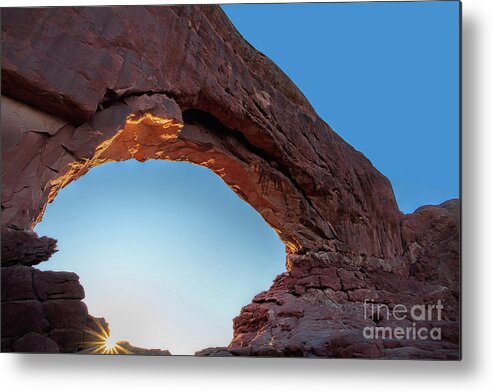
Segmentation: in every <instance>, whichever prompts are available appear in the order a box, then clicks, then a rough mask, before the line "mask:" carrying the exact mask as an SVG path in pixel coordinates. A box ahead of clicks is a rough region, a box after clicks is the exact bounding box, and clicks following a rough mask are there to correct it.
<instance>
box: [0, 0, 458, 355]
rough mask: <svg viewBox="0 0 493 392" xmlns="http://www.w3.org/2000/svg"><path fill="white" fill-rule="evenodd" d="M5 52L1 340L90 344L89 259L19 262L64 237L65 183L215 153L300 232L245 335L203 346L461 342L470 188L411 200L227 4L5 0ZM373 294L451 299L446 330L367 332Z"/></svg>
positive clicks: (241, 319)
mask: <svg viewBox="0 0 493 392" xmlns="http://www.w3.org/2000/svg"><path fill="white" fill-rule="evenodd" d="M80 21H83V23H81V22H80ZM136 21H139V22H138V23H136ZM1 54H2V56H1V57H2V235H3V233H4V232H5V233H6V241H3V239H2V267H4V266H5V268H2V280H5V285H6V291H5V298H4V292H3V286H2V316H3V317H2V320H3V321H2V350H6V351H30V350H32V351H61V352H73V351H80V350H81V347H82V346H83V345H84V344H83V343H84V330H85V327H86V324H87V323H88V322H89V321H88V320H91V317H90V316H88V314H87V309H86V308H85V305H84V303H83V302H82V301H81V299H82V297H81V295H82V294H81V291H80V289H78V288H77V287H79V286H77V285H78V283H77V284H75V283H74V281H75V277H74V276H73V275H70V274H69V273H67V274H69V275H66V276H65V275H50V274H55V273H49V272H47V274H48V275H43V274H41V275H40V274H39V273H35V272H34V271H35V270H34V269H32V268H29V267H23V266H21V265H25V266H30V265H33V264H36V263H39V262H41V261H44V260H46V259H47V258H48V257H49V256H50V254H52V253H53V251H54V250H55V242H54V240H51V239H48V238H47V237H42V238H38V237H37V236H36V235H35V234H34V233H33V232H32V229H33V228H34V226H35V224H36V223H37V222H38V221H39V220H40V219H41V218H42V214H43V212H44V209H45V207H46V204H47V203H49V202H50V201H52V200H53V199H54V198H55V197H56V194H57V192H58V191H59V190H60V189H61V188H62V187H64V186H66V185H67V184H69V183H70V182H71V181H74V180H76V179H77V178H79V177H80V176H82V175H84V174H85V173H86V172H87V171H88V170H90V168H91V167H94V166H96V165H100V164H103V163H105V162H110V161H120V160H125V159H131V158H134V159H137V160H140V161H143V160H146V159H167V160H175V161H187V162H192V163H196V164H199V165H202V166H205V167H208V168H210V169H211V170H212V171H214V172H215V173H216V174H218V175H219V176H221V178H222V179H223V180H224V181H225V183H226V184H228V185H229V186H230V187H231V188H232V189H233V190H234V191H235V192H236V193H237V194H238V195H239V196H240V197H241V198H242V199H244V200H245V201H246V202H247V203H249V204H250V205H252V206H253V207H254V208H255V209H256V210H257V211H258V212H259V213H260V214H261V215H262V217H263V218H264V219H265V220H266V221H267V222H268V223H269V224H270V225H271V226H272V227H273V228H274V229H275V230H276V231H277V232H278V234H279V237H280V238H281V240H282V241H283V242H284V243H285V244H286V251H287V272H286V273H285V274H283V275H280V276H278V277H277V278H276V279H275V281H274V284H273V286H272V287H271V288H270V289H269V290H268V291H267V292H264V293H260V294H259V295H257V296H256V297H255V298H254V299H253V302H252V303H251V304H250V305H247V306H246V307H245V308H243V309H242V311H241V313H240V315H239V316H238V317H237V318H236V319H235V321H234V338H233V341H232V342H231V345H230V346H229V347H227V348H216V349H210V350H207V349H206V350H204V351H202V352H201V353H200V355H264V356H270V355H274V356H280V355H281V356H284V355H297V356H298V355H299V356H331V357H332V356H333V357H368V358H379V357H387V358H393V357H397V358H418V357H426V358H440V359H444V358H458V357H459V344H458V343H459V324H458V313H459V308H458V299H459V281H458V279H459V207H458V201H451V202H448V203H446V204H443V205H441V206H436V207H423V208H422V209H419V210H418V211H416V212H415V213H414V214H411V215H406V216H404V215H403V214H401V213H400V211H399V210H398V207H397V204H396V201H395V197H394V194H393V190H392V187H391V185H390V183H389V181H388V180H387V178H385V177H384V176H383V175H382V174H381V173H379V172H378V171H377V170H376V169H375V168H374V167H373V165H372V164H371V162H369V161H368V159H366V158H365V157H364V156H363V155H362V154H361V153H359V152H358V151H356V150H354V149H353V148H352V147H351V146H350V145H349V144H347V143H346V142H345V141H344V140H342V139H341V138H340V137H339V136H338V135H337V134H335V133H334V132H333V131H332V129H331V128H330V127H329V126H328V125H327V124H326V123H325V122H324V121H323V120H322V119H320V118H319V117H318V116H317V114H316V113H315V111H314V109H313V108H312V107H311V105H310V104H309V102H308V101H307V99H306V98H305V97H304V96H303V94H302V93H301V92H300V91H299V90H298V89H297V88H296V86H294V84H293V83H292V82H291V81H290V80H289V79H288V78H287V77H286V75H285V74H284V73H283V72H282V71H281V70H280V69H279V68H278V67H277V66H276V65H275V64H274V63H272V61H270V60H269V59H268V58H266V57H265V56H264V55H262V54H261V53H259V52H257V51H256V50H255V49H254V48H253V47H251V46H250V45H249V44H248V43H247V42H246V41H245V40H244V39H243V38H242V37H241V36H240V34H239V33H238V32H237V31H236V30H235V29H234V27H233V25H232V24H231V23H230V21H229V20H228V19H227V17H226V16H225V15H224V13H223V12H222V11H221V9H220V8H219V7H218V6H177V7H163V6H161V7H159V6H157V7H112V8H110V7H98V8H91V7H83V8H77V7H71V8H68V7H67V8H65V7H63V8H37V9H30V8H22V9H20V8H9V9H4V10H2V53H1ZM369 131H371V130H369ZM4 257H5V259H4ZM56 274H60V273H56ZM61 274H64V273H61ZM61 277H62V278H61ZM55 288H56V289H55ZM52 289H53V290H52ZM368 299H373V300H375V301H377V300H378V301H381V302H384V303H385V304H388V305H389V306H393V305H396V304H403V303H404V304H412V303H416V302H417V303H422V302H423V303H434V302H436V300H437V299H441V300H443V301H444V304H445V305H444V306H445V309H444V314H446V317H447V318H446V320H441V321H440V325H441V326H443V330H444V331H446V332H444V334H443V335H444V337H443V339H442V340H441V341H439V342H435V341H434V342H431V343H430V342H422V341H418V340H399V341H395V340H392V341H390V342H381V341H372V340H367V339H364V338H363V335H362V329H363V328H365V327H366V326H368V325H370V324H371V323H379V322H381V321H380V320H375V319H365V317H364V315H363V314H362V307H363V305H362V304H363V303H364V301H365V300H368Z"/></svg>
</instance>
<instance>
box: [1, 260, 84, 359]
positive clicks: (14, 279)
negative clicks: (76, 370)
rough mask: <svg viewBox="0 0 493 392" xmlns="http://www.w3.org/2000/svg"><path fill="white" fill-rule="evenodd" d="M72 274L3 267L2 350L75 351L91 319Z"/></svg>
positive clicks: (22, 267) (76, 279) (29, 268)
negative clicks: (88, 320)
mask: <svg viewBox="0 0 493 392" xmlns="http://www.w3.org/2000/svg"><path fill="white" fill-rule="evenodd" d="M83 298H84V289H83V288H82V286H81V285H80V284H79V277H78V276H77V275H76V274H74V273H72V272H53V271H39V270H37V269H35V268H32V267H25V266H13V267H4V268H2V351H18V352H19V351H20V352H73V351H76V350H77V349H78V348H79V347H80V346H81V343H82V338H83V336H84V329H85V327H86V322H87V319H88V317H89V316H88V314H87V307H86V305H85V304H84V303H83V302H82V301H81V299H83Z"/></svg>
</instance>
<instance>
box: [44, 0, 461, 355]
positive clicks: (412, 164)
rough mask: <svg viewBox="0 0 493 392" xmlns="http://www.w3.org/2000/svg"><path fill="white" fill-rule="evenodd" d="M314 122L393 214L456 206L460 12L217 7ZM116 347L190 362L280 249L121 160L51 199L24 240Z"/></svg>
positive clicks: (263, 283)
mask: <svg viewBox="0 0 493 392" xmlns="http://www.w3.org/2000/svg"><path fill="white" fill-rule="evenodd" d="M223 9H224V10H225V11H226V13H227V15H228V16H229V17H230V18H231V20H232V21H233V23H234V24H235V26H236V27H237V28H238V30H239V31H240V33H241V34H242V35H243V36H244V37H245V38H246V39H247V40H248V41H249V42H250V43H251V44H252V45H253V46H254V47H256V48H257V49H258V50H260V51H261V52H263V53H264V54H266V55H267V56H269V57H270V58H271V59H272V60H273V61H274V62H275V63H276V64H278V65H279V66H280V67H281V69H283V70H284V72H286V74H287V75H288V76H289V77H290V78H291V79H292V80H293V81H294V82H295V83H296V84H297V86H298V87H299V88H300V89H301V90H302V91H303V93H304V94H305V95H306V96H307V98H308V99H309V100H310V102H311V103H312V105H313V106H314V108H315V110H316V111H317V112H318V114H319V115H320V116H321V117H322V118H323V119H324V120H326V121H327V122H328V123H329V124H330V125H331V126H332V127H333V129H334V130H335V131H336V132H337V133H339V134H340V135H341V136H342V137H343V138H345V139H346V140H347V141H348V142H349V143H350V144H352V145H353V146H354V147H355V148H357V149H358V150H360V151H362V152H363V153H364V154H365V155H366V156H368V157H369V158H370V160H371V161H372V162H373V164H374V165H375V166H376V167H377V168H378V169H379V170H380V171H381V172H382V173H384V174H385V175H386V176H387V177H389V179H390V180H391V182H392V184H393V187H394V190H395V192H396V196H397V201H398V204H399V206H400V208H401V210H402V211H404V212H412V211H413V210H414V209H416V208H417V207H419V206H420V205H423V204H436V203H440V202H442V201H444V200H447V199H449V198H452V197H457V196H458V176H459V175H458V132H459V130H458V3H456V2H432V3H425V2H420V3H366V4H365V3H346V4H343V3H335V4H317V5H315V4H305V5H300V4H288V5H286V4H283V5H228V6H223ZM36 231H37V232H38V233H39V234H41V235H49V236H51V237H53V238H57V239H58V241H59V242H58V247H59V249H60V251H59V252H58V253H57V254H55V255H54V256H53V257H52V259H51V260H50V261H48V262H46V263H43V264H41V265H40V268H41V269H53V270H66V271H75V272H77V273H78V274H79V276H80V278H81V283H82V284H83V286H84V288H85V290H86V303H87V304H88V307H89V310H90V312H91V314H93V315H95V316H105V317H106V319H107V320H108V321H109V322H110V324H111V327H112V334H113V335H115V337H117V338H120V339H125V340H130V341H131V342H132V343H133V344H136V345H140V346H143V347H161V348H166V349H170V350H171V352H172V353H174V354H190V353H193V352H194V351H195V350H199V349H201V348H204V347H208V346H216V345H227V344H228V342H229V340H230V339H231V335H232V318H233V317H234V316H236V315H238V313H239V310H240V308H241V307H242V306H244V305H246V304H247V303H249V302H250V301H251V298H252V297H253V296H254V295H255V294H257V293H258V292H260V291H262V290H265V289H267V288H268V287H269V286H270V284H271V281H272V279H273V278H274V277H275V276H276V275H277V274H279V273H281V272H282V271H283V270H284V246H283V244H282V243H281V242H280V240H279V239H278V238H277V236H276V234H275V233H274V231H273V230H272V229H271V228H270V227H268V226H267V224H266V223H265V222H264V221H263V220H262V218H261V217H260V215H259V214H258V213H256V211H254V210H253V209H252V208H251V207H250V206H249V205H247V204H246V203H244V202H243V201H242V200H240V199H239V198H238V197H237V196H236V194H234V193H233V192H232V191H231V190H230V189H229V188H228V187H227V186H226V185H225V184H224V183H223V182H222V181H221V180H220V179H219V178H218V177H217V176H215V175H214V174H213V173H212V172H210V171H209V170H207V169H205V168H201V167H197V166H193V165H190V164H186V163H171V162H164V161H150V162H146V163H138V162H136V161H127V162H121V163H110V164H105V165H103V166H99V167H96V168H94V169H92V170H91V171H90V172H89V173H88V174H86V175H85V176H84V177H82V178H81V179H79V180H78V181H76V182H74V183H72V184H70V185H69V186H68V187H67V188H65V189H63V190H62V191H61V192H60V194H59V195H58V197H57V198H56V199H55V201H54V202H53V203H52V204H51V205H49V206H48V208H47V210H46V214H45V217H44V218H43V220H42V222H41V223H39V224H38V226H37V227H36Z"/></svg>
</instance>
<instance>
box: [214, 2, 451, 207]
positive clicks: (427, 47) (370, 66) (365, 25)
mask: <svg viewBox="0 0 493 392" xmlns="http://www.w3.org/2000/svg"><path fill="white" fill-rule="evenodd" d="M223 9H224V10H225V11H226V13H227V15H228V17H229V18H230V19H231V20H232V22H233V24H234V25H235V26H236V28H237V29H238V31H239V32H240V33H241V34H242V35H243V37H244V38H246V39H247V40H248V41H249V42H250V43H251V44H252V45H253V46H254V47H255V48H256V49H257V50H259V51H261V52H262V53H264V54H265V55H267V56H268V57H269V58H270V59H272V60H273V61H274V62H275V63H276V64H277V65H278V66H279V67H280V68H281V69H282V70H283V71H284V72H285V73H286V74H287V75H288V76H289V77H290V78H291V79H292V80H293V81H294V82H295V84H296V85H297V86H298V87H299V88H300V90H301V91H302V92H303V93H304V94H305V96H306V97H307V98H308V100H309V101H310V102H311V104H312V105H313V107H314V108H315V110H316V111H317V113H318V114H319V115H320V116H321V117H322V118H323V119H324V120H325V121H326V122H327V123H328V124H329V125H330V126H331V127H332V128H333V129H334V130H335V131H336V132H337V133H338V134H339V135H341V136H342V137H343V138H344V139H345V140H346V141H348V142H349V143H350V144H351V145H353V147H355V148H356V149H357V150H359V151H361V152H363V153H364V154H365V155H366V156H367V157H368V158H369V159H370V160H371V161H372V163H373V164H374V165H375V167H376V168H377V169H379V170H380V171H381V172H382V173H383V174H385V175H386V176H387V177H388V178H389V179H390V181H391V183H392V185H393V187H394V191H395V194H396V198H397V202H398V204H399V207H400V209H401V210H402V211H403V212H406V213H409V212H413V211H414V210H415V209H416V208H417V207H419V206H421V205H424V204H438V203H441V202H443V201H445V200H448V199H451V198H454V197H458V195H459V106H458V105H459V96H458V94H459V88H458V81H459V61H458V58H459V41H458V39H459V38H458V27H459V26H458V17H459V3H458V2H455V1H450V2H449V1H435V2H404V3H403V2H389V3H387V2H373V3H333V4H330V3H326V4H313V5H312V4H283V5H270V4H262V5H228V6H223Z"/></svg>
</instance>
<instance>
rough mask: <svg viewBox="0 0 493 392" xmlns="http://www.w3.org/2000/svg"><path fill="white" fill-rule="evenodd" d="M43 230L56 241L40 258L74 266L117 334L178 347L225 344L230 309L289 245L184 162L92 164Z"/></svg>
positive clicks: (258, 284)
mask: <svg viewBox="0 0 493 392" xmlns="http://www.w3.org/2000/svg"><path fill="white" fill-rule="evenodd" d="M36 231H37V232H38V233H39V234H42V235H48V236H52V237H55V238H57V239H58V243H59V252H57V253H56V254H55V255H54V256H53V257H52V258H51V259H50V260H49V261H48V262H46V263H42V264H40V265H39V267H40V268H41V269H44V270H46V269H50V270H51V269H55V270H63V271H74V272H76V273H77V274H78V275H79V276H80V281H81V284H82V286H83V287H84V288H85V292H86V299H85V302H86V303H87V305H88V309H89V311H90V313H91V314H92V315H93V316H103V317H105V319H106V320H107V321H108V322H109V325H110V329H111V337H112V339H113V340H115V339H116V340H127V341H130V343H131V344H132V345H136V346H140V347H144V348H162V349H168V350H170V351H171V353H172V354H193V353H194V352H195V351H199V350H201V349H203V348H206V347H211V346H226V345H228V344H229V342H230V340H231V338H232V319H233V317H235V316H237V315H238V314H239V312H240V309H241V307H242V306H244V305H246V304H248V303H249V302H250V301H251V298H253V296H254V295H256V294H257V293H259V292H261V291H262V290H265V289H267V288H268V287H269V286H270V284H271V282H272V279H273V278H274V277H275V276H276V275H278V274H279V273H281V272H282V271H283V270H284V254H285V253H284V249H283V244H282V242H281V241H279V238H278V237H277V235H276V234H275V232H274V231H273V230H272V229H271V228H270V227H269V226H268V225H267V224H266V223H265V221H263V219H262V218H261V216H259V214H258V213H257V212H256V211H254V210H253V208H251V207H250V206H249V205H248V204H246V203H244V202H243V201H241V200H240V199H239V198H238V197H237V195H236V194H235V193H234V192H232V191H231V189H229V188H228V187H227V186H226V185H225V184H224V183H223V182H222V181H221V180H220V179H219V178H217V176H215V175H214V174H213V173H212V172H211V171H210V170H208V169H206V168H203V167H198V166H196V165H190V164H188V163H183V162H169V161H158V160H151V161H147V162H144V163H140V162H137V161H136V160H133V159H131V160H126V161H124V162H113V163H107V164H104V165H101V166H98V167H96V168H93V169H92V170H90V171H89V172H88V173H87V174H86V175H84V176H83V177H82V178H80V179H79V180H78V181H75V182H73V183H72V184H70V186H68V187H67V188H65V189H64V190H63V191H62V192H60V193H59V194H58V195H57V197H56V199H55V200H54V202H53V203H52V204H51V205H49V206H48V208H47V209H46V211H45V214H44V216H43V219H42V220H41V221H40V222H39V223H38V224H37V225H36ZM89 244H90V246H88V245H89Z"/></svg>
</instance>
